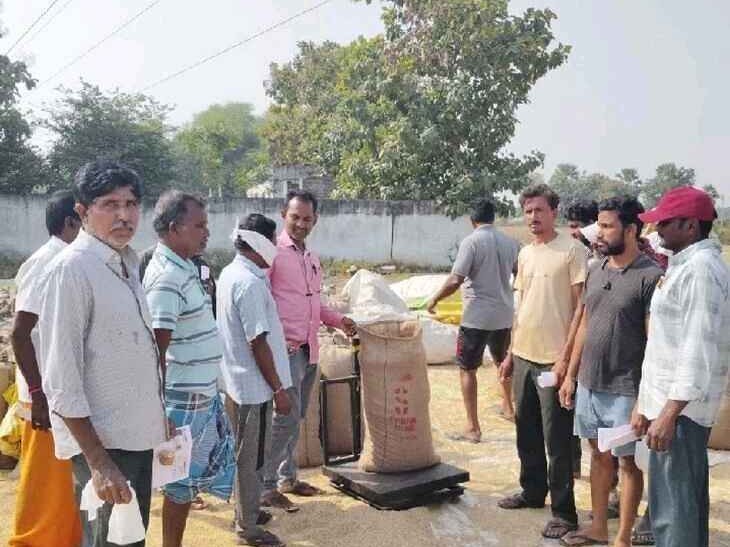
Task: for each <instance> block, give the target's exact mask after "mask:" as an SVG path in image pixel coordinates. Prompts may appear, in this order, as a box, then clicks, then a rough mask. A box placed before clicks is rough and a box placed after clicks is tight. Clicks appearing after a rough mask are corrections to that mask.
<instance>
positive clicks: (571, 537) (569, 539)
mask: <svg viewBox="0 0 730 547" xmlns="http://www.w3.org/2000/svg"><path fill="white" fill-rule="evenodd" d="M560 545H566V546H567V547H587V546H589V545H608V540H602V539H595V538H592V537H590V536H587V535H585V534H584V533H581V532H568V533H567V534H565V535H564V536H563V537H562V538H560Z"/></svg>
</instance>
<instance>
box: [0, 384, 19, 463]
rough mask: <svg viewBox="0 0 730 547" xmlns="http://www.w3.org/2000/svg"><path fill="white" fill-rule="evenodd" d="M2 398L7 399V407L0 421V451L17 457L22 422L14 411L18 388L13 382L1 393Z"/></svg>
mask: <svg viewBox="0 0 730 547" xmlns="http://www.w3.org/2000/svg"><path fill="white" fill-rule="evenodd" d="M3 398H4V399H5V400H6V401H7V403H8V405H9V408H8V411H7V413H6V414H5V417H4V418H3V421H2V422H0V453H2V454H5V455H6V456H10V457H11V458H15V459H19V458H20V440H21V437H22V433H23V424H22V422H21V421H20V418H18V417H17V416H16V412H15V411H16V408H17V406H18V389H17V387H16V385H15V384H10V387H8V389H6V390H5V392H4V393H3Z"/></svg>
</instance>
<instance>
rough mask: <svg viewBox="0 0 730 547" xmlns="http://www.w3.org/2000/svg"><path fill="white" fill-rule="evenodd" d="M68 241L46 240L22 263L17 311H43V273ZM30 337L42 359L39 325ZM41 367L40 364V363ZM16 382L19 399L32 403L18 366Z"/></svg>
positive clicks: (16, 298)
mask: <svg viewBox="0 0 730 547" xmlns="http://www.w3.org/2000/svg"><path fill="white" fill-rule="evenodd" d="M66 246H67V243H66V242H65V241H63V240H62V239H59V238H58V237H56V236H51V238H50V239H49V240H48V241H46V243H45V244H43V246H41V247H40V248H38V250H36V252H34V253H33V254H32V255H30V258H28V260H26V261H25V262H23V264H21V266H20V268H19V269H18V273H17V275H16V276H15V287H16V288H17V293H16V295H15V311H16V312H19V311H24V312H26V313H32V314H33V315H36V316H38V315H40V311H41V294H42V290H43V284H42V281H40V280H42V279H43V274H44V272H45V270H46V268H47V267H48V265H49V264H50V262H51V260H53V258H55V256H56V255H57V254H58V253H60V252H61V251H63V250H64V249H65V248H66ZM30 339H31V342H32V343H33V349H34V350H35V354H36V360H39V359H40V356H39V351H38V350H39V347H40V342H39V340H38V325H37V324H36V326H35V327H34V328H33V330H32V331H31V333H30ZM38 368H39V369H40V364H39V365H38ZM15 383H16V384H17V386H18V400H19V401H20V402H22V403H30V402H31V397H30V392H29V390H28V383H27V382H26V381H25V378H24V377H23V373H22V372H20V368H18V373H17V374H16V375H15Z"/></svg>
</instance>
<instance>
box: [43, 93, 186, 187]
mask: <svg viewBox="0 0 730 547" xmlns="http://www.w3.org/2000/svg"><path fill="white" fill-rule="evenodd" d="M63 91H64V97H63V98H61V99H60V100H59V101H58V103H57V104H56V105H55V107H53V108H52V109H49V110H48V118H47V119H45V120H44V121H43V126H44V127H46V128H47V129H49V130H50V131H51V132H53V134H54V135H55V138H54V141H53V144H52V146H51V149H50V152H49V154H48V161H49V164H50V167H51V169H52V170H53V171H54V172H55V173H57V174H58V176H59V178H60V179H65V180H70V179H71V178H72V177H73V174H74V173H75V172H76V170H77V169H78V168H79V167H80V166H82V165H83V164H84V163H86V162H88V161H90V160H92V159H95V158H102V157H103V158H108V159H114V160H118V161H121V162H123V163H126V164H127V165H129V166H130V167H132V168H134V169H135V170H136V171H137V172H138V173H139V174H140V176H141V177H142V180H143V181H144V184H145V195H146V196H149V197H155V196H157V195H159V194H160V193H161V192H162V191H164V190H165V189H166V188H168V187H169V186H170V185H171V181H172V180H173V178H174V175H175V173H174V170H173V155H172V151H171V143H170V140H169V139H168V138H167V135H168V134H169V133H170V131H171V128H170V127H169V126H168V125H167V121H166V118H167V114H168V113H169V111H170V108H169V107H167V106H165V105H162V104H160V103H158V102H157V101H155V100H154V99H153V98H151V97H149V96H146V95H142V94H128V93H122V92H120V91H119V90H114V91H111V92H109V93H104V92H102V91H101V90H100V89H99V88H98V87H97V86H95V85H91V84H89V83H86V82H83V81H82V82H81V87H80V89H78V90H75V91H74V90H69V89H65V90H63Z"/></svg>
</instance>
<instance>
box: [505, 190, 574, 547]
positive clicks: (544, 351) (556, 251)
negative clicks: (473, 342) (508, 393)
mask: <svg viewBox="0 0 730 547" xmlns="http://www.w3.org/2000/svg"><path fill="white" fill-rule="evenodd" d="M559 202H560V198H559V197H558V195H557V194H555V192H553V190H552V189H551V188H550V187H549V186H547V185H545V184H537V185H532V186H530V187H528V188H526V189H525V190H524V191H523V192H522V195H521V196H520V205H521V206H522V211H523V213H524V216H525V221H526V222H527V225H528V227H529V229H530V233H531V234H532V243H530V244H529V245H526V246H525V247H523V248H522V250H521V251H520V254H519V257H518V260H517V276H516V277H515V289H516V290H517V291H518V294H519V306H518V309H517V316H516V319H515V324H514V327H513V339H512V347H511V350H510V354H509V355H508V356H507V358H506V359H505V360H504V362H503V363H502V365H501V367H500V376H501V377H502V378H503V379H505V380H506V379H509V378H511V379H512V386H513V392H514V397H515V418H516V419H515V423H516V427H517V452H518V454H519V457H520V485H521V487H522V491H521V492H520V493H519V494H515V495H513V496H509V497H507V498H505V499H503V500H501V501H500V502H499V506H500V507H502V508H503V509H522V508H525V507H544V505H545V498H546V496H547V493H548V491H549V492H550V500H551V504H552V513H553V518H552V519H551V520H550V521H548V523H547V524H546V525H545V528H544V529H543V532H542V535H543V536H544V537H547V538H553V539H555V538H560V537H562V536H563V535H565V534H566V533H567V532H569V531H572V530H575V529H576V528H577V520H578V519H577V515H576V511H575V498H574V496H573V451H572V446H573V442H572V439H573V414H572V412H571V411H570V410H566V409H564V408H562V407H561V406H560V402H559V401H558V395H557V393H558V391H557V390H558V388H559V387H560V384H561V382H562V379H563V377H564V376H565V373H566V371H567V365H568V360H569V357H570V352H571V347H570V345H571V344H570V342H569V339H570V337H569V336H568V334H569V331H570V325H571V321H572V320H573V316H574V314H575V310H576V307H577V306H578V302H579V300H580V296H581V292H582V290H583V282H584V281H585V278H586V253H585V250H584V249H583V246H582V245H581V243H580V242H578V241H577V240H575V239H573V238H572V237H570V235H568V234H565V233H561V232H557V231H556V230H555V220H556V218H557V214H558V204H559ZM545 372H552V373H554V376H555V377H556V378H555V379H556V380H557V381H556V382H555V383H552V385H551V386H549V387H540V385H539V384H538V381H537V380H538V377H539V376H540V375H541V374H542V373H545ZM546 447H547V458H546V456H545V448H546Z"/></svg>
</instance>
